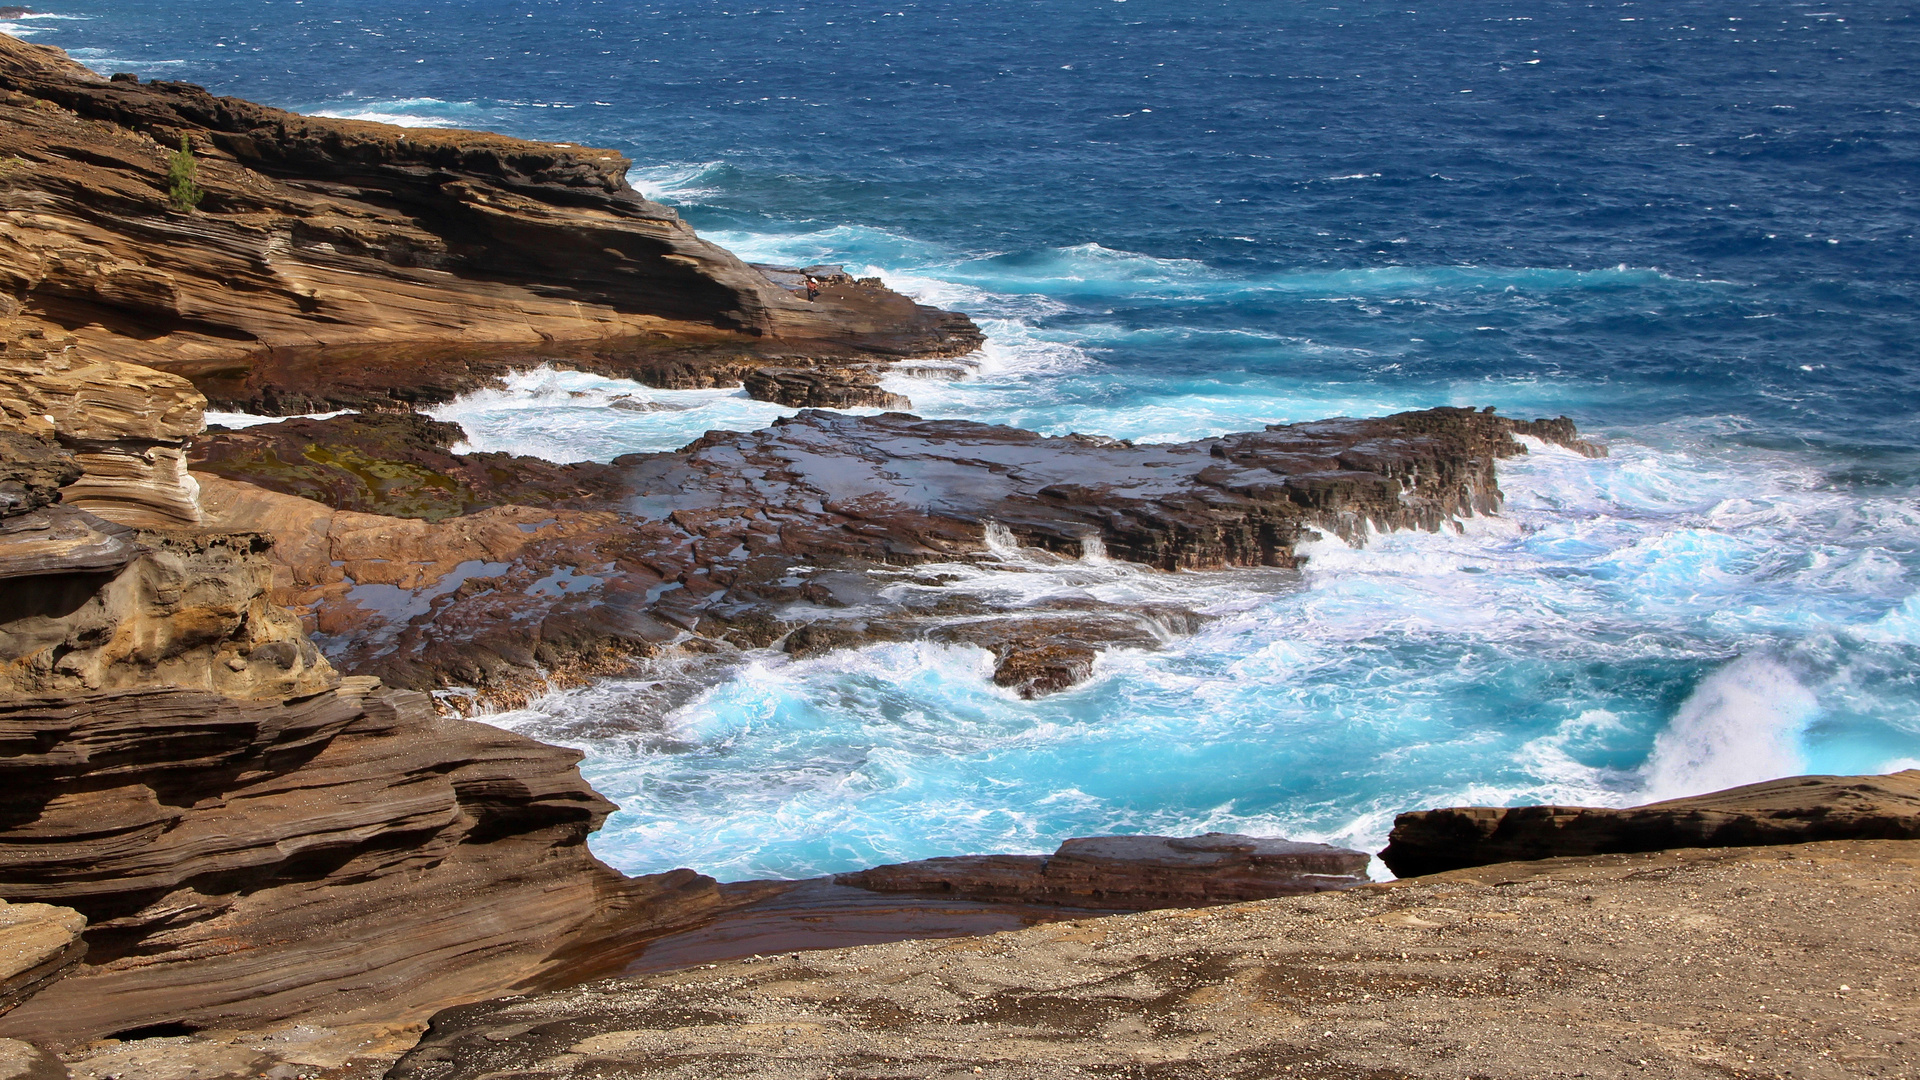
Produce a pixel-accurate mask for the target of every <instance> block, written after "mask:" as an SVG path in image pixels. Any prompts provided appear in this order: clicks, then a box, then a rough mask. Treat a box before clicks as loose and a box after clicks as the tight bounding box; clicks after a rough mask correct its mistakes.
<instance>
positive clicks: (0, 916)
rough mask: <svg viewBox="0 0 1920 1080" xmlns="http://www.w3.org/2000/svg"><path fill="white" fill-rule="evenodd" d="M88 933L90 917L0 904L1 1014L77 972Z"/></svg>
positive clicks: (67, 910) (66, 909)
mask: <svg viewBox="0 0 1920 1080" xmlns="http://www.w3.org/2000/svg"><path fill="white" fill-rule="evenodd" d="M86 928H87V920H86V917H85V916H83V915H81V914H80V913H79V912H77V911H75V910H73V909H72V908H69V907H60V906H58V905H54V904H10V903H7V902H6V901H4V900H0V1013H5V1012H9V1011H11V1010H12V1009H13V1008H14V1007H15V1006H17V1005H19V1004H20V1003H21V1002H23V1001H25V1000H27V999H28V998H30V997H32V996H33V995H35V994H37V993H39V992H40V991H42V990H44V989H46V988H47V987H48V986H50V985H52V983H53V982H54V980H56V979H58V978H60V977H61V976H62V975H65V974H66V973H67V972H68V971H70V970H72V969H73V967H74V965H76V964H78V963H79V962H80V958H81V957H83V956H85V955H86V954H87V943H86V942H85V941H84V940H83V939H82V938H81V933H82V932H83V931H85V930H86ZM4 1075H5V1073H4V1072H3V1071H0V1076H4Z"/></svg>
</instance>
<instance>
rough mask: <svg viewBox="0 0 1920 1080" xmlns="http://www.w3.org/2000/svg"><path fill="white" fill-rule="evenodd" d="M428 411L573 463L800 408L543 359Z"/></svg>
mask: <svg viewBox="0 0 1920 1080" xmlns="http://www.w3.org/2000/svg"><path fill="white" fill-rule="evenodd" d="M424 411H425V412H426V413H427V414H428V415H430V416H432V417H434V418H435V419H439V420H450V421H452V422H454V423H457V424H459V425H460V426H461V427H462V428H463V429H465V431H466V433H467V440H468V445H469V446H470V447H471V448H472V449H475V450H482V451H500V452H505V453H510V454H524V455H527V456H530V457H537V458H544V459H545V460H548V461H556V462H570V461H611V460H613V459H614V458H616V457H619V456H620V455H621V454H631V453H641V452H648V451H660V450H674V449H678V448H679V447H682V446H685V445H686V444H687V443H689V442H692V441H693V440H695V439H697V438H699V437H700V436H701V435H704V434H706V433H707V432H708V431H712V430H715V429H725V430H732V431H751V430H755V429H757V428H762V427H765V426H767V425H768V424H771V423H772V422H773V421H775V420H777V419H779V418H780V417H782V416H791V415H793V414H794V412H795V411H796V410H794V409H790V408H787V407H785V406H781V405H774V404H771V403H769V402H765V401H755V400H753V399H752V398H749V397H748V396H747V395H746V392H745V391H743V390H738V389H712V390H658V389H654V388H652V387H648V386H645V385H643V384H641V383H637V382H633V381H631V380H627V379H609V378H605V377H602V376H599V375H591V374H588V373H586V372H580V371H566V370H560V369H555V368H552V367H545V366H542V367H539V368H535V369H533V370H531V371H524V372H519V373H517V374H514V375H509V376H508V377H507V378H506V379H505V385H504V386H502V387H499V388H495V389H487V390H477V391H473V392H471V393H467V394H462V395H461V396H460V397H458V398H455V399H454V400H453V401H450V402H447V403H446V404H444V405H438V406H435V407H434V408H431V409H427V410H424ZM856 411H860V412H877V411H879V410H873V409H867V410H856Z"/></svg>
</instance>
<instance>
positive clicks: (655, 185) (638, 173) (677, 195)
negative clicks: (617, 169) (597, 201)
mask: <svg viewBox="0 0 1920 1080" xmlns="http://www.w3.org/2000/svg"><path fill="white" fill-rule="evenodd" d="M722 166H723V163H722V162H718V161H702V162H697V163H686V162H668V163H665V164H659V165H635V166H634V167H633V168H631V169H629V170H627V183H629V184H631V185H633V189H634V190H635V191H638V192H639V193H640V194H642V195H645V196H646V197H647V198H649V199H654V200H657V201H660V202H666V203H687V202H693V201H695V200H698V199H701V198H704V197H706V196H709V195H712V194H714V193H715V192H716V191H718V190H720V189H719V188H718V187H716V186H715V185H714V184H713V183H711V182H710V181H709V178H710V177H711V176H713V175H714V173H715V172H716V171H717V170H719V169H720V168H721V167H722ZM735 254H738V252H736V253H735Z"/></svg>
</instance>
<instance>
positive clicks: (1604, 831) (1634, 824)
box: [1380, 769, 1920, 877]
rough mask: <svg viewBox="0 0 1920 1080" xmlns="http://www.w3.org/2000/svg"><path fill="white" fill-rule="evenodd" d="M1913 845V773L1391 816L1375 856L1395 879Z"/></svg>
mask: <svg viewBox="0 0 1920 1080" xmlns="http://www.w3.org/2000/svg"><path fill="white" fill-rule="evenodd" d="M1915 839H1920V769H1908V770H1906V771H1905V772H1897V773H1892V774H1890V775H1887V776H1792V777H1787V778H1785V779H1782V780H1769V781H1766V782H1765V783H1760V784H1749V785H1747V786H1745V787H1737V788H1729V789H1727V790H1725V791H1715V792H1711V793H1709V794H1706V795H1695V796H1692V797H1690V798H1685V799H1669V800H1667V801H1665V802H1657V803H1649V804H1647V805H1645V806H1635V807H1629V808H1626V809H1614V808H1608V807H1595V806H1515V807H1492V806H1464V807H1451V808H1448V809H1444V810H1421V811H1417V812H1414V813H1410V814H1401V815H1400V816H1399V817H1397V818H1395V819H1394V823H1393V833H1392V835H1391V836H1390V837H1389V838H1388V843H1387V848H1386V850H1385V851H1382V852H1381V853H1380V860H1381V861H1382V862H1384V863H1386V864H1387V868H1388V869H1390V870H1392V871H1393V872H1394V873H1395V874H1398V875H1400V876H1402V877H1411V876H1415V875H1419V874H1433V873H1439V872H1441V871H1445V870H1455V869H1460V868H1462V867H1469V866H1484V865H1487V864H1489V863H1504V862H1511V861H1513V860H1516V859H1550V858H1559V857H1563V856H1579V855H1601V854H1609V853H1615V852H1634V851H1661V850H1664V849H1668V848H1691V847H1708V848H1711V847H1739V846H1749V845H1755V844H1800V843H1806V842H1808V841H1814V840H1915Z"/></svg>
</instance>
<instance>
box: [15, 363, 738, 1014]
mask: <svg viewBox="0 0 1920 1080" xmlns="http://www.w3.org/2000/svg"><path fill="white" fill-rule="evenodd" d="M9 363H13V361H9ZM109 366H110V367H111V365H109ZM97 369H98V365H95V366H93V367H83V366H81V365H78V364H75V365H72V366H67V367H63V366H58V365H55V366H51V367H50V368H49V369H48V372H49V373H48V375H47V376H46V377H45V378H44V379H43V380H40V381H38V382H35V381H33V380H24V381H22V382H20V383H19V384H18V386H20V387H24V388H23V389H16V390H14V392H13V393H12V394H11V396H10V397H9V398H8V399H7V400H8V404H7V405H6V406H5V407H6V409H7V412H6V413H5V415H4V416H0V422H8V421H10V423H8V425H7V427H5V428H3V429H0V430H4V440H5V445H6V447H7V448H8V449H9V451H10V452H9V454H8V456H7V457H6V458H5V459H0V494H4V495H5V496H6V497H7V498H6V501H5V503H4V504H0V778H3V779H4V780H5V783H4V784H0V899H4V900H6V901H11V902H13V906H11V907H0V923H4V922H5V921H6V919H8V918H11V917H14V916H18V917H19V919H20V920H24V919H26V918H27V917H28V916H30V915H34V914H36V913H45V912H50V911H65V912H66V913H67V916H70V918H68V919H67V923H62V924H61V925H62V926H65V927H66V929H68V930H71V931H73V932H74V933H78V931H79V927H80V926H81V925H82V924H83V920H82V918H81V917H82V916H84V917H85V918H84V924H85V925H86V946H87V954H86V959H85V962H84V963H82V964H80V965H79V966H78V967H77V968H75V969H74V971H73V973H72V974H71V975H69V976H68V977H67V978H66V979H64V980H63V981H61V982H59V983H55V984H53V985H51V986H50V987H45V988H44V989H42V986H43V985H44V984H45V982H46V981H47V980H46V976H48V975H50V974H52V973H55V972H57V971H58V970H59V969H60V968H63V967H70V966H72V964H73V962H74V961H76V960H78V959H79V950H78V949H77V948H75V947H74V946H73V943H72V941H71V940H70V938H71V936H72V935H71V934H69V940H65V941H63V942H61V943H60V944H61V948H60V949H56V950H52V951H50V952H47V951H45V950H43V953H44V955H36V956H35V957H27V958H26V959H25V960H23V961H22V963H21V964H18V965H16V966H15V970H13V971H12V972H11V973H10V974H8V975H6V976H4V978H3V979H0V981H3V982H4V985H0V1003H6V1004H11V1003H13V1002H16V1001H17V1000H18V999H19V998H20V997H23V996H24V995H25V992H26V991H28V990H36V989H37V990H40V992H39V993H38V994H37V996H35V997H33V998H32V999H31V1000H29V1001H27V1002H26V1003H25V1004H24V1005H21V1006H20V1007H19V1008H17V1009H15V1010H14V1011H13V1012H11V1013H9V1014H8V1015H6V1016H5V1017H0V1035H11V1036H22V1037H32V1038H34V1039H36V1040H45V1041H51V1042H56V1043H64V1044H68V1045H71V1044H75V1043H78V1042H83V1041H85V1040H86V1039H89V1038H93V1037H96V1036H100V1035H107V1034H112V1033H115V1032H122V1031H128V1030H130V1029H143V1028H151V1027H152V1026H153V1025H164V1026H166V1027H167V1029H168V1030H179V1029H182V1028H185V1029H199V1028H206V1027H241V1028H246V1027H257V1026H260V1025H262V1024H265V1023H269V1022H272V1021H276V1020H283V1019H288V1018H299V1019H301V1020H304V1021H308V1022H322V1023H336V1024H353V1023H367V1024H372V1025H374V1026H380V1027H391V1026H393V1025H404V1024H406V1023H407V1022H409V1018H412V1019H415V1020H417V1019H418V1018H420V1017H422V1016H424V1015H425V1014H426V1013H427V1012H429V1011H431V1010H432V1009H434V1008H437V1007H440V1006H442V1005H444V1004H446V1003H448V1002H449V1001H456V1000H461V999H463V998H472V997H475V996H480V995H483V994H488V993H497V992H498V991H499V990H500V989H502V988H504V987H507V986H510V985H513V984H514V983H516V982H518V981H520V980H522V979H529V978H532V979H538V978H539V977H541V975H542V973H543V972H546V971H550V970H554V969H558V968H565V967H567V966H568V965H570V964H571V963H572V961H571V960H568V959H566V958H565V955H564V950H565V947H567V946H568V945H570V944H572V943H574V942H575V941H576V938H577V937H579V936H580V935H586V936H587V937H588V938H590V939H591V940H593V941H594V942H595V943H596V945H597V946H599V947H606V948H614V949H617V948H619V947H620V943H621V942H622V941H625V940H628V939H630V938H632V937H634V936H636V935H640V936H644V935H645V934H647V933H650V932H652V931H654V930H657V929H659V928H660V927H661V926H663V925H668V924H672V923H674V922H676V921H684V920H686V919H689V918H693V917H696V916H697V915H699V914H700V913H702V912H704V911H705V910H706V909H707V908H708V907H711V906H713V905H714V904H716V903H717V902H718V899H719V898H718V895H717V893H716V891H715V887H714V884H713V882H712V881H711V880H709V879H706V878H702V877H699V876H698V875H695V874H693V873H691V872H690V871H681V872H678V873H675V874H668V875H660V876H656V877H654V878H646V879H638V880H628V879H625V878H623V877H621V876H620V875H619V874H617V873H614V872H613V871H612V870H610V869H608V868H607V867H605V866H604V865H602V864H600V863H599V862H598V861H596V860H595V859H593V857H592V856H591V855H590V854H589V853H588V852H587V849H586V845H585V841H586V837H587V834H588V833H589V832H590V831H591V830H592V829H594V828H595V827H597V826H598V824H599V822H600V820H601V819H602V818H603V817H604V816H605V815H606V814H607V812H608V811H610V810H611V809H612V807H611V806H610V805H609V804H608V803H607V802H606V801H605V800H603V799H601V798H600V797H599V796H598V795H596V794H594V792H593V791H592V790H591V789H590V788H588V787H587V785H586V784H585V782H584V781H582V780H581V778H580V775H579V773H578V772H577V770H576V769H575V767H574V765H575V762H576V761H578V758H579V755H578V754H577V753H575V752H573V751H568V750H562V749H558V748H555V747H550V746H545V745H543V744H540V743H536V742H533V741H532V740H529V739H525V738H522V737H520V736H517V735H512V734H509V733H507V732H503V731H500V730H498V729H495V728H492V727H487V726H485V725H481V724H474V723H468V722H465V721H457V720H447V719H443V718H441V717H440V716H438V715H437V713H436V711H435V710H434V708H433V706H432V703H431V701H430V700H429V699H428V698H426V697H425V696H424V695H420V694H415V693H409V692H404V691H395V690H390V689H387V688H385V687H381V686H380V685H379V683H378V682H377V681H376V680H373V679H367V678H357V679H348V680H344V681H343V680H341V678H340V677H339V676H338V675H337V674H336V673H335V672H334V670H333V668H332V667H331V666H330V665H329V664H328V663H327V661H326V660H325V659H323V658H322V657H321V656H320V654H319V652H318V650H317V649H315V647H314V646H313V645H312V643H310V642H309V641H308V640H307V637H306V635H305V632H304V630H303V629H302V628H301V626H300V623H299V621H298V619H297V618H295V617H294V616H293V615H292V614H291V613H289V612H288V611H286V610H285V609H283V608H281V607H279V606H277V605H276V604H274V603H273V602H272V600H271V598H270V596H269V591H270V590H271V588H272V583H273V574H274V569H273V567H272V566H271V564H269V562H268V561H267V558H266V556H265V552H266V551H267V547H268V543H269V541H268V540H267V538H266V537H265V536H264V535H262V534H260V533H257V532H232V531H221V530H214V529H205V528H190V527H184V526H176V527H169V528H159V527H148V528H142V529H135V528H133V527H131V526H129V525H125V524H120V523H118V522H115V521H109V520H107V519H105V518H102V517H98V516H96V515H95V514H93V513H91V512H89V511H88V510H86V509H82V508H80V507H78V506H73V505H69V504H67V503H66V502H64V501H60V500H61V499H62V496H65V495H69V494H74V493H78V494H79V497H80V498H82V499H95V498H101V496H100V487H99V486H98V485H91V486H90V485H89V480H90V479H92V478H93V477H94V476H95V473H94V472H93V471H92V470H93V469H94V468H96V467H98V465H97V463H98V461H99V458H100V454H99V453H97V451H100V450H101V448H102V447H103V446H105V447H106V448H107V450H109V451H111V452H115V453H118V452H122V451H124V450H125V449H126V447H127V446H128V445H129V444H137V443H138V442H139V441H141V440H143V439H146V440H147V441H148V442H158V440H155V439H148V438H147V435H148V433H150V432H154V431H157V432H158V433H159V434H160V435H162V436H167V437H171V436H169V432H170V431H171V430H177V429H178V428H181V427H185V426H188V425H187V423H186V422H185V421H181V420H178V419H177V416H178V415H179V414H185V415H190V416H192V417H194V418H195V420H196V421H197V417H198V415H199V409H200V404H199V397H198V395H197V394H196V393H195V392H194V391H193V390H192V389H191V387H188V386H186V384H185V383H184V382H182V381H181V380H178V379H174V378H172V377H168V376H161V375H160V374H159V373H157V372H146V373H145V375H144V376H142V375H140V372H138V371H136V372H134V373H133V374H134V376H135V378H134V379H131V380H129V381H127V382H112V381H106V382H98V381H95V379H94V377H95V375H97V374H98V370H97ZM9 370H10V371H11V372H12V373H13V374H15V375H16V376H17V375H18V369H17V368H14V369H9ZM76 371H77V372H80V373H81V375H84V376H85V377H84V378H82V377H81V375H75V374H74V373H75V372H76ZM140 379H144V380H145V381H139V380H140ZM49 388H52V389H49ZM156 388H158V389H164V390H167V391H168V393H165V394H162V393H160V392H158V389H156ZM29 393H37V394H39V395H40V396H39V397H36V398H33V399H32V401H33V402H34V408H35V410H36V411H37V410H38V409H40V408H43V407H44V408H46V409H48V410H49V411H47V412H40V413H38V416H39V419H40V424H39V425H38V426H37V427H33V428H29V427H28V426H27V425H26V424H25V422H24V421H23V420H22V419H21V416H22V414H21V413H19V412H18V411H17V410H15V408H14V406H13V404H12V402H17V401H19V400H20V399H21V398H22V397H23V395H26V394H29ZM156 401H157V402H159V403H160V404H156ZM142 425H146V426H142ZM169 425H172V427H171V428H170V427H169ZM193 426H196V427H197V422H196V423H195V424H194V425H193ZM43 429H44V431H45V434H43V433H42V430H43ZM76 432H78V433H89V432H91V433H96V434H99V438H97V439H93V440H91V441H89V440H88V439H86V438H84V437H80V436H76V434H75V433H76ZM56 440H58V441H56ZM70 441H73V442H77V443H78V445H77V446H75V447H74V448H73V449H68V448H65V447H63V446H62V445H60V443H62V442H70ZM110 475H116V474H111V473H110ZM116 478H117V479H122V480H125V481H126V482H125V484H124V485H123V486H121V487H118V488H114V489H112V497H111V498H105V499H103V501H104V502H106V503H107V504H108V505H107V506H105V507H103V508H102V509H103V512H110V511H113V510H126V509H127V508H129V507H134V508H138V507H143V506H151V505H164V498H163V497H172V496H178V497H180V498H181V499H182V500H186V501H185V503H184V505H185V506H186V507H187V508H188V509H190V510H191V513H192V515H193V516H195V517H197V516H198V514H199V507H198V505H197V504H196V503H194V502H192V501H190V498H189V497H190V495H191V494H192V492H193V490H194V489H193V488H191V487H186V488H175V487H169V485H168V483H167V482H166V479H165V477H164V475H163V476H161V477H160V478H157V479H156V478H153V477H149V478H147V479H146V480H144V481H142V480H137V479H129V478H126V477H124V476H116ZM63 485H64V486H63ZM297 501H304V500H297ZM308 505H317V504H311V503H309V504H308ZM144 512H145V511H140V513H144ZM140 513H129V514H126V515H124V516H128V517H132V518H135V519H136V520H138V519H139V517H140ZM509 529H510V530H511V527H510V526H509ZM511 531H514V532H515V534H516V535H518V531H517V530H511ZM47 904H58V905H64V907H63V908H59V909H53V908H47V907H46V906H45V905H47ZM67 909H72V910H71V911H68V910H67ZM75 912H77V913H78V914H75ZM43 921H44V920H43ZM56 921H57V920H56ZM68 923H70V924H71V925H67V924H68ZM56 929H57V927H56ZM4 936H5V935H0V937H4ZM42 936H45V935H42ZM0 944H4V942H0ZM21 955H22V956H23V957H25V956H26V953H25V952H22V954H21Z"/></svg>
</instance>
